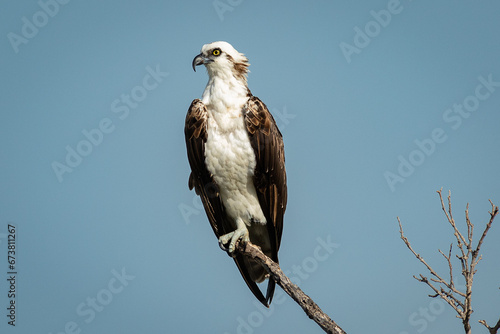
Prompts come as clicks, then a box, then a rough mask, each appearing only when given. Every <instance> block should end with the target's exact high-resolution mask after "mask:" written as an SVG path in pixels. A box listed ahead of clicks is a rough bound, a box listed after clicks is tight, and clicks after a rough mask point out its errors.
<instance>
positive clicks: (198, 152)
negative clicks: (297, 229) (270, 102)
mask: <svg viewBox="0 0 500 334" xmlns="http://www.w3.org/2000/svg"><path fill="white" fill-rule="evenodd" d="M192 65H193V70H195V71H196V66H198V65H205V67H206V68H207V72H208V76H209V78H208V83H207V86H206V87H205V91H204V92H203V95H202V98H201V100H200V99H195V100H193V102H192V103H191V106H190V107H189V110H188V112H187V116H186V124H185V128H184V133H185V136H186V147H187V155H188V159H189V164H190V166H191V174H190V176H189V189H191V190H192V189H193V188H194V189H195V191H196V193H197V194H198V195H199V196H200V197H201V201H202V203H203V206H204V208H205V212H206V214H207V217H208V220H209V221H210V225H211V226H212V229H213V231H214V232H215V235H216V236H217V238H218V239H219V245H220V246H221V248H222V249H224V250H227V251H228V253H229V255H231V256H232V257H233V258H234V261H235V262H236V265H237V266H238V269H239V271H240V273H241V275H242V276H243V278H244V279H245V282H246V283H247V285H248V287H249V288H250V290H251V291H252V292H253V294H254V295H255V297H257V299H259V301H260V302H261V303H262V304H264V305H265V306H267V307H269V303H270V302H271V300H272V298H273V294H274V288H275V282H274V280H272V279H269V282H268V285H267V293H266V297H264V296H263V294H262V292H261V291H260V289H259V287H258V286H257V283H261V282H263V281H264V280H265V279H266V278H268V276H269V275H268V274H267V273H266V270H265V269H264V268H263V267H262V266H260V265H259V264H258V263H257V262H255V261H253V260H251V259H248V258H246V257H244V256H243V255H241V254H238V253H234V250H235V244H236V242H237V241H238V240H239V239H241V240H242V241H243V242H248V241H250V242H252V243H253V244H255V245H257V246H259V247H260V248H261V250H262V252H264V254H266V255H267V256H269V257H270V258H271V259H273V260H274V261H275V262H278V249H279V247H280V241H281V232H282V230H283V215H284V213H285V208H286V201H287V187H286V171H285V153H284V147H283V138H282V135H281V133H280V131H279V130H278V127H277V126H276V122H275V121H274V118H273V116H272V115H271V113H270V112H269V110H268V109H267V107H266V105H265V104H264V103H262V101H261V100H259V99H258V98H257V97H255V96H253V95H252V94H251V92H250V90H249V89H248V86H247V72H248V66H249V63H248V60H247V58H246V57H245V56H244V55H243V54H242V53H239V52H238V51H236V50H235V49H234V48H233V47H232V46H231V45H230V44H229V43H227V42H214V43H210V44H205V45H203V47H202V48H201V53H200V54H199V55H197V56H196V57H195V58H194V59H193V63H192ZM226 244H228V247H227V248H226V247H225V245H226Z"/></svg>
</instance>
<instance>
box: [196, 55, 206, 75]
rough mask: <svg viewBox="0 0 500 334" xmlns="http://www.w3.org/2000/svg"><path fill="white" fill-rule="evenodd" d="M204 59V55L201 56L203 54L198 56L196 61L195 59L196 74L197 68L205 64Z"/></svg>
mask: <svg viewBox="0 0 500 334" xmlns="http://www.w3.org/2000/svg"><path fill="white" fill-rule="evenodd" d="M204 58H205V57H203V54H201V53H200V54H199V55H197V56H196V57H194V59H193V70H194V71H195V72H196V66H198V65H203V64H205V60H204Z"/></svg>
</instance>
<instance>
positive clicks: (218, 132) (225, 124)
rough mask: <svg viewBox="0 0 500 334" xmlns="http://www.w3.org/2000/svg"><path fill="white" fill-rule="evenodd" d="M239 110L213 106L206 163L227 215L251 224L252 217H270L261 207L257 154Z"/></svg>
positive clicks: (210, 114) (206, 149)
mask: <svg viewBox="0 0 500 334" xmlns="http://www.w3.org/2000/svg"><path fill="white" fill-rule="evenodd" d="M241 107H242V105H241V106H240V107H239V110H237V109H233V108H227V107H226V110H224V111H221V110H216V108H213V107H211V106H210V105H209V107H208V113H209V118H208V124H207V135H208V136H207V137H208V138H207V142H206V143H205V163H206V165H207V168H208V170H209V171H210V173H212V175H213V177H214V181H215V182H216V183H217V185H218V186H219V189H220V194H221V198H222V201H223V203H224V206H225V208H226V211H227V214H228V215H229V217H230V218H232V220H233V221H234V220H235V219H236V218H237V217H240V218H241V219H243V221H244V222H245V224H246V225H250V221H251V219H253V220H254V221H258V222H261V223H265V222H266V218H265V217H264V214H263V212H262V210H261V208H260V204H259V201H258V198H257V193H256V190H255V187H254V184H253V175H254V169H255V164H256V162H255V154H254V151H253V148H252V146H251V144H250V140H249V137H248V133H247V131H246V127H245V123H244V119H243V115H242V112H241Z"/></svg>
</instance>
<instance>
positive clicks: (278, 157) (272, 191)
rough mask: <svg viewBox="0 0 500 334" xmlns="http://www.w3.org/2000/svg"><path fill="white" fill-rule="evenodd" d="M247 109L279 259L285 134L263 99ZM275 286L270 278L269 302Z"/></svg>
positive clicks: (260, 192) (259, 185)
mask: <svg viewBox="0 0 500 334" xmlns="http://www.w3.org/2000/svg"><path fill="white" fill-rule="evenodd" d="M244 109H245V120H246V126H247V131H248V135H249V138H250V142H251V144H252V147H253V149H254V152H255V158H256V167H255V175H254V185H255V189H256V190H257V196H258V198H259V203H260V206H261V208H262V211H263V212H264V215H265V217H266V220H267V229H268V234H269V240H270V242H271V258H272V259H273V260H274V261H276V262H278V250H279V247H280V243H281V234H282V232H283V216H284V214H285V210H286V203H287V186H286V170H285V149H284V144H283V136H282V135H281V132H280V131H279V129H278V127H277V125H276V121H275V120H274V118H273V116H272V115H271V113H270V112H269V110H268V109H267V107H266V105H265V104H264V103H263V102H262V101H261V100H260V99H259V98H257V97H255V96H251V97H250V99H249V100H248V102H247V103H246V105H245V108H244ZM274 288H275V282H274V280H272V279H270V280H269V283H268V287H267V296H266V299H267V301H268V302H270V301H271V300H272V297H273V293H274Z"/></svg>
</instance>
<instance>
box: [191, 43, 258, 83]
mask: <svg viewBox="0 0 500 334" xmlns="http://www.w3.org/2000/svg"><path fill="white" fill-rule="evenodd" d="M199 65H205V67H206V68H207V71H208V75H209V76H210V77H212V76H216V75H220V76H225V75H234V76H235V77H237V78H240V79H243V80H244V81H246V75H247V73H248V66H249V65H250V64H249V63H248V59H247V58H246V57H245V55H244V54H243V53H239V52H238V51H236V49H235V48H233V46H232V45H231V44H229V43H227V42H213V43H210V44H205V45H203V47H202V48H201V52H200V54H199V55H197V56H196V57H194V59H193V70H194V71H195V72H196V66H199Z"/></svg>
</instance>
